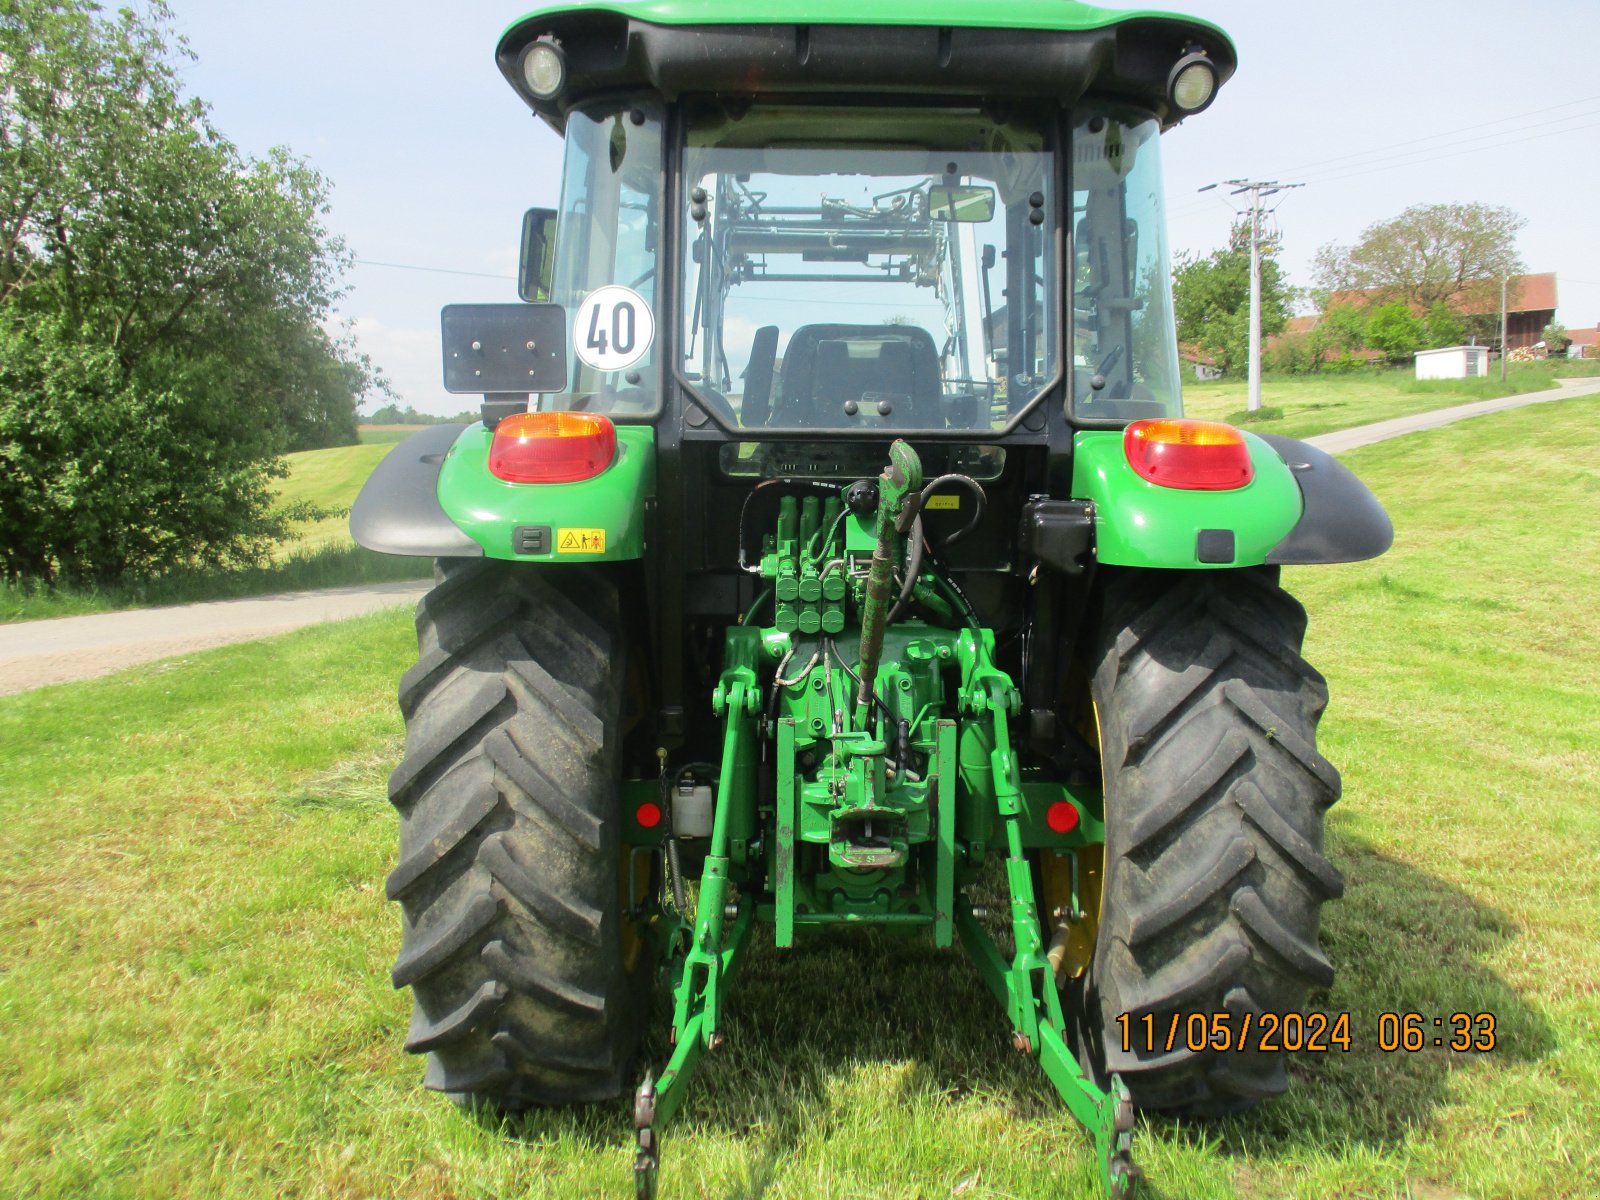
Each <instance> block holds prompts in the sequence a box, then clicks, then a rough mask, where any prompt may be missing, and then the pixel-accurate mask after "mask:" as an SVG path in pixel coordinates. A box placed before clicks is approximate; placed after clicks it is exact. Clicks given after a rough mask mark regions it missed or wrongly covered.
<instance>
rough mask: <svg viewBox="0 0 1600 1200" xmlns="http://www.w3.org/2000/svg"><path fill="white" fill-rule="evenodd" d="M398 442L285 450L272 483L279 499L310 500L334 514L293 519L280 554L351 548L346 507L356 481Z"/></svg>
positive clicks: (285, 501)
mask: <svg viewBox="0 0 1600 1200" xmlns="http://www.w3.org/2000/svg"><path fill="white" fill-rule="evenodd" d="M384 432H387V431H384ZM398 440H399V439H398V438H396V439H394V440H387V441H378V442H368V441H366V440H363V441H362V442H361V443H360V444H358V445H355V446H333V447H330V448H329V449H327V450H302V451H301V452H300V453H298V454H285V455H284V456H283V461H284V465H285V466H287V467H288V468H289V476H288V478H287V479H284V480H283V481H282V482H281V483H279V484H278V489H277V490H278V499H279V501H280V502H281V503H283V504H296V503H306V504H314V505H316V506H317V507H318V508H320V509H323V510H334V511H335V512H337V513H338V515H335V516H329V517H324V518H322V519H320V520H317V521H302V522H299V523H298V524H296V526H295V527H294V529H293V535H292V537H291V538H290V540H288V541H287V542H285V543H283V546H282V550H281V553H282V554H283V555H286V556H287V555H293V554H308V553H314V552H316V551H318V550H321V549H323V548H324V547H329V546H354V545H355V542H354V541H353V540H352V539H351V537H350V517H349V511H350V506H351V505H352V504H354V503H355V499H356V495H357V493H359V492H360V491H361V485H362V484H364V483H365V482H366V481H367V477H368V476H369V475H371V474H372V472H373V470H374V469H375V468H376V467H377V465H378V464H379V463H380V462H382V461H383V459H384V457H385V456H386V455H387V454H388V453H389V451H391V450H393V449H394V447H395V442H396V441H398ZM340 510H342V511H340Z"/></svg>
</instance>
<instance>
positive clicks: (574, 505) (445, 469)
mask: <svg viewBox="0 0 1600 1200" xmlns="http://www.w3.org/2000/svg"><path fill="white" fill-rule="evenodd" d="M493 438H494V433H493V431H492V430H490V429H488V428H487V427H486V426H484V425H482V424H474V425H469V426H467V427H466V428H465V429H464V430H463V431H462V432H461V434H460V436H459V437H458V438H457V439H456V441H455V444H454V445H453V446H451V447H450V452H449V453H448V454H447V455H446V456H445V459H444V462H443V463H442V464H441V467H440V470H439V482H438V503H439V507H440V508H441V509H442V510H443V512H444V514H445V515H446V517H447V518H448V519H449V520H450V521H451V522H452V523H453V524H454V525H455V526H456V527H457V528H459V529H460V530H461V531H462V532H463V534H464V535H465V536H466V537H467V538H468V539H470V541H471V542H472V543H473V544H474V545H476V546H478V547H479V548H480V551H481V553H483V554H485V555H487V556H488V557H490V558H503V559H510V560H512V561H516V562H557V563H567V562H618V561H621V560H624V559H636V558H642V557H643V556H644V524H645V509H646V502H647V501H648V500H649V499H650V498H651V497H652V496H654V495H655V482H656V455H655V430H654V429H653V428H652V427H650V426H648V425H618V426H617V455H616V457H615V458H614V459H612V461H611V465H610V466H609V467H607V468H606V469H605V470H604V471H602V472H600V474H598V475H596V476H595V477H594V478H592V479H583V480H579V481H578V482H576V483H508V482H506V481H505V480H503V479H497V478H496V477H495V476H494V475H491V474H490V473H489V443H490V442H491V441H492V440H493Z"/></svg>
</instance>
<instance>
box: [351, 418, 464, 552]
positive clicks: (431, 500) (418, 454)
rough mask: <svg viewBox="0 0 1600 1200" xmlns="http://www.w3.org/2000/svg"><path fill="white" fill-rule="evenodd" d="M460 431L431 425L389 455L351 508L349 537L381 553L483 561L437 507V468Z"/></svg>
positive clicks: (413, 435) (452, 522)
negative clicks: (479, 559)
mask: <svg viewBox="0 0 1600 1200" xmlns="http://www.w3.org/2000/svg"><path fill="white" fill-rule="evenodd" d="M465 428H466V426H465V425H464V424H456V425H430V426H429V427H428V428H426V429H424V430H423V431H422V432H421V433H415V434H412V435H411V436H410V437H408V438H407V439H406V440H405V441H403V442H401V443H400V444H399V445H397V446H396V447H395V448H394V449H393V450H391V451H389V453H388V454H386V455H385V456H384V458H383V461H382V462H380V463H379V464H378V466H377V469H376V470H375V471H373V472H372V475H371V476H370V477H369V478H368V479H367V482H366V484H365V485H364V486H363V487H362V489H361V494H360V495H359V496H357V497H356V502H355V504H354V505H352V506H351V508H350V536H351V537H353V538H355V540H356V541H357V543H359V544H360V545H362V546H365V547H366V548H367V549H368V550H376V551H378V552H379V553H380V554H410V555H416V556H419V557H423V558H482V557H483V547H482V546H480V545H478V543H477V542H475V541H473V540H472V539H471V538H470V537H468V536H467V535H466V534H465V533H463V532H462V530H461V527H460V526H458V525H457V524H456V523H455V522H454V521H452V520H451V519H450V518H449V517H448V516H447V515H446V514H445V511H444V509H443V508H441V507H440V506H439V468H440V467H441V466H442V465H443V463H444V456H445V455H446V454H447V453H449V451H450V447H451V446H453V445H455V441H456V438H458V437H459V436H460V435H461V431H462V430H463V429H465Z"/></svg>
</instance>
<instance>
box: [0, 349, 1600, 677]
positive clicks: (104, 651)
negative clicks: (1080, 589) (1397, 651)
mask: <svg viewBox="0 0 1600 1200" xmlns="http://www.w3.org/2000/svg"><path fill="white" fill-rule="evenodd" d="M1596 393H1600V379H1580V380H1564V381H1562V384H1561V387H1560V388H1552V389H1551V390H1550V391H1546V392H1535V393H1532V394H1529V395H1522V396H1507V397H1505V398H1503V399H1499V400H1480V401H1477V402H1475V403H1472V404H1460V405H1457V406H1456V407H1454V408H1444V409H1439V410H1437V411H1435V412H1428V413H1419V414H1417V415H1415V416H1410V417H1397V418H1396V419H1394V420H1392V421H1379V422H1377V423H1376V424H1373V425H1361V426H1357V427H1356V428H1354V429H1342V430H1338V431H1337V432H1334V433H1324V434H1321V435H1319V436H1317V437H1314V438H1309V439H1307V440H1308V441H1310V442H1311V443H1312V444H1313V445H1315V446H1318V447H1320V448H1321V449H1323V450H1326V451H1328V452H1329V453H1330V454H1337V453H1340V452H1341V451H1345V450H1353V449H1355V448H1356V447H1357V446H1367V445H1371V444H1372V443H1373V442H1381V441H1384V440H1386V439H1388V438H1392V437H1399V436H1401V435H1402V434H1406V433H1415V432H1416V431H1418V430H1421V429H1435V428H1437V427H1439V426H1440V425H1449V424H1451V423H1453V422H1455V421H1461V420H1465V419H1466V418H1468V417H1476V416H1481V415H1482V414H1484V413H1491V412H1498V411H1500V410H1501V409H1506V408H1517V407H1519V406H1521V405H1524V404H1542V403H1544V402H1545V401H1548V400H1566V399H1570V398H1571V397H1573V396H1584V395H1593V394H1596ZM429 586H430V585H429V583H428V581H427V580H420V579H419V580H416V581H408V582H404V583H380V584H372V585H368V586H363V587H347V588H331V589H328V590H325V591H314V592H285V593H283V594H281V595H277V596H260V597H256V598H254V599H249V600H216V601H211V602H208V603H205V604H183V605H178V606H175V607H172V608H145V609H136V610H133V611H131V612H116V613H96V614H94V615H92V616H87V617H59V618H56V619H54V620H49V621H23V622H20V623H18V624H14V625H0V695H7V694H9V693H12V692H23V691H27V690H29V689H30V688H36V687H43V686H45V685H46V684H51V683H64V682H67V681H68V680H73V679H92V678H94V677H95V676H97V675H108V674H110V673H111V672H113V671H120V670H122V669H123V668H124V667H131V666H135V665H137V664H139V663H145V662H151V661H153V660H154V659H158V658H168V657H170V656H172V655H175V654H189V653H193V652H194V651H196V650H206V649H209V648H211V647H212V646H224V645H227V644H228V643H230V642H244V641H249V640H251V639H253V638H259V637H266V636H268V635H269V634H274V633H285V632H287V631H288V630H291V629H299V628H300V627H302V626H304V625H315V624H318V623H319V622H322V621H336V620H339V619H341V618H344V617H355V616H361V615H363V614H365V613H369V612H376V611H378V610H379V609H384V608H391V607H394V606H396V605H401V604H413V603H415V602H416V600H417V597H419V596H421V595H422V593H423V592H425V591H426V590H427V589H428V587H429Z"/></svg>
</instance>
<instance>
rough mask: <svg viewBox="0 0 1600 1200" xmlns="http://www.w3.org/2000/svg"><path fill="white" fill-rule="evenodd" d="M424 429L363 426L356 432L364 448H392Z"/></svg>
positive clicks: (415, 427)
mask: <svg viewBox="0 0 1600 1200" xmlns="http://www.w3.org/2000/svg"><path fill="white" fill-rule="evenodd" d="M426 428H428V427H427V426H426V425H363V426H361V428H360V429H359V430H358V431H357V436H358V437H360V439H361V444H362V445H364V446H392V445H394V444H395V443H396V442H403V441H405V440H406V439H407V438H408V437H410V436H411V435H412V434H413V433H421V432H422V431H423V430H424V429H426Z"/></svg>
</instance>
